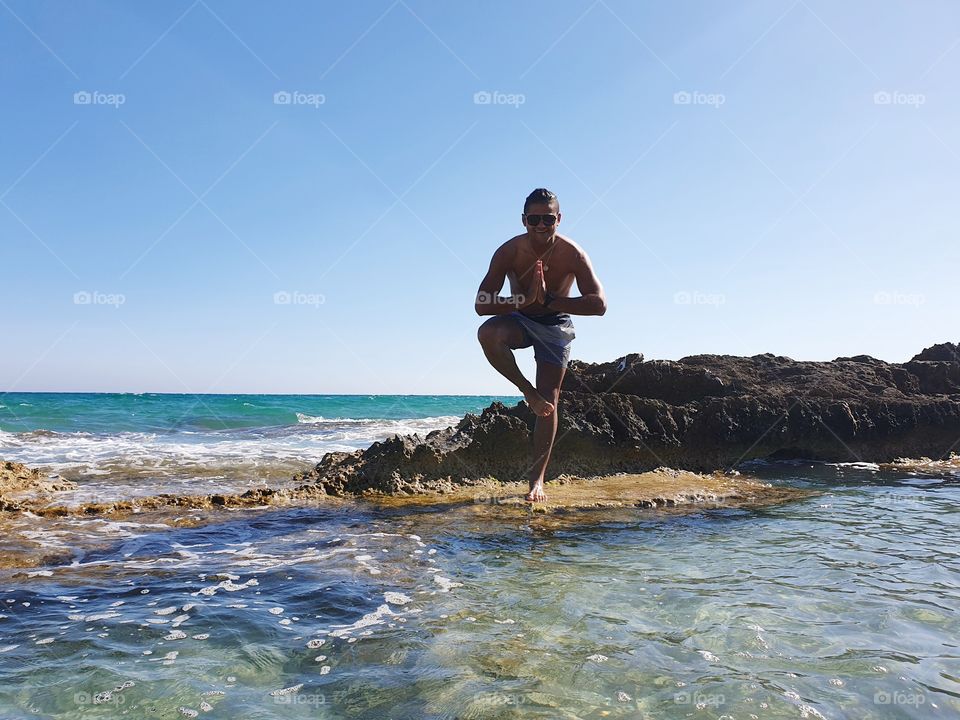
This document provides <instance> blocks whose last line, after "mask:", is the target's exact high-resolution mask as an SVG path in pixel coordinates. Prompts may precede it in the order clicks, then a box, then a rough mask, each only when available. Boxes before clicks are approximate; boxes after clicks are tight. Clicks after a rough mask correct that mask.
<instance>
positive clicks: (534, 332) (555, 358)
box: [506, 310, 577, 368]
mask: <svg viewBox="0 0 960 720" xmlns="http://www.w3.org/2000/svg"><path fill="white" fill-rule="evenodd" d="M506 317H509V318H514V319H515V320H516V321H517V323H519V325H520V327H521V328H522V329H523V334H524V336H525V338H526V344H524V345H521V346H520V347H530V346H531V345H533V356H534V357H535V358H536V359H537V362H545V363H549V364H551V365H559V366H560V367H563V368H565V367H566V366H567V362H568V361H569V360H570V343H572V342H573V339H574V338H575V337H576V336H577V335H576V333H575V332H574V331H573V320H571V319H570V316H569V315H567V314H566V313H550V314H548V315H539V316H537V317H535V318H534V317H530V316H529V315H524V314H523V313H522V312H520V311H519V310H514V311H513V312H512V313H510V314H509V315H507V316H506Z"/></svg>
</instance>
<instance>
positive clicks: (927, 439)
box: [296, 343, 960, 495]
mask: <svg viewBox="0 0 960 720" xmlns="http://www.w3.org/2000/svg"><path fill="white" fill-rule="evenodd" d="M957 358H960V349H958V347H957V345H955V344H952V343H946V344H943V345H936V346H934V347H932V348H928V349H927V350H924V351H923V352H922V353H920V354H918V355H917V356H915V357H914V358H913V359H912V360H910V361H909V362H906V363H902V364H897V363H887V362H884V361H882V360H877V359H876V358H872V357H870V356H867V355H858V356H855V357H842V358H837V359H836V360H833V361H831V362H798V361H795V360H791V359H790V358H787V357H781V356H776V355H770V354H764V355H755V356H753V357H734V356H728V355H695V356H691V357H686V358H683V359H681V360H678V361H668V360H654V361H644V359H643V356H642V355H637V354H631V355H627V356H625V357H622V358H619V359H618V360H616V361H614V362H609V363H600V364H589V363H582V362H578V361H573V362H571V364H570V367H569V369H568V371H567V375H566V377H565V380H564V384H563V393H562V395H561V398H560V407H559V429H558V432H557V441H556V445H555V447H554V451H553V455H552V457H551V461H550V467H549V472H548V478H549V477H556V476H557V475H560V474H566V475H574V476H580V477H587V476H597V475H608V474H610V473H616V472H626V473H638V472H643V471H646V470H651V469H653V468H657V467H661V466H669V467H673V468H680V469H686V470H692V471H707V472H709V471H713V470H716V469H719V468H731V467H735V466H737V465H739V464H740V463H743V462H746V461H749V460H756V459H761V458H763V459H770V458H772V459H788V458H803V459H811V460H824V461H837V462H844V461H870V462H889V461H893V460H894V459H896V458H900V457H922V456H925V457H933V458H939V457H944V456H946V455H948V454H949V452H950V451H951V450H952V449H954V448H956V447H958V446H960V360H958V359H957ZM534 423H535V418H534V416H533V414H532V413H531V412H530V410H529V409H528V408H527V406H526V404H524V403H518V404H517V405H515V406H513V407H507V406H505V405H503V404H501V403H494V404H493V405H491V406H490V407H488V408H486V409H485V410H484V411H483V412H482V413H481V414H480V415H472V414H471V415H467V416H466V417H464V418H463V420H461V421H460V422H459V423H458V424H457V425H456V427H450V428H446V429H444V430H437V431H434V432H432V433H430V434H429V435H427V436H426V437H420V436H418V435H411V436H402V437H401V436H394V437H393V438H391V439H389V440H386V441H384V442H378V443H374V444H373V445H372V446H371V447H370V448H368V449H366V450H360V451H357V452H353V453H329V454H327V455H325V456H324V457H323V458H322V459H321V460H320V462H319V463H318V464H317V465H316V466H315V467H314V468H313V469H312V470H311V471H309V472H307V473H301V474H299V475H298V476H297V477H296V479H297V480H300V481H303V482H308V483H309V482H312V483H316V484H317V485H319V486H321V487H322V488H323V489H324V490H325V491H326V492H328V493H330V494H332V495H349V494H359V493H363V492H366V491H375V492H385V493H402V494H403V493H419V492H424V491H427V490H433V491H438V490H439V491H449V490H451V489H453V488H456V487H462V486H465V485H466V486H469V485H474V484H477V483H479V482H482V481H484V480H485V479H489V478H496V479H498V480H501V481H505V482H506V481H516V480H520V479H522V478H523V477H525V475H526V473H527V471H528V469H529V466H530V462H531V460H532V458H531V454H532V432H533V427H534Z"/></svg>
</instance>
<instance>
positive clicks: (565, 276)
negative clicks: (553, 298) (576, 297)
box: [507, 233, 579, 316]
mask: <svg viewBox="0 0 960 720" xmlns="http://www.w3.org/2000/svg"><path fill="white" fill-rule="evenodd" d="M508 244H509V245H511V246H512V248H513V253H512V257H513V260H512V262H511V263H510V269H509V270H508V271H507V280H508V281H509V282H510V294H511V295H522V294H525V293H526V292H527V288H528V287H529V285H530V280H531V277H532V274H533V272H534V268H535V266H536V264H537V260H540V259H542V260H543V277H544V283H545V284H546V287H547V292H549V293H550V294H552V295H557V296H560V297H567V296H569V294H570V288H571V287H573V282H574V280H575V279H576V274H575V273H576V261H577V255H578V253H579V248H578V247H577V246H576V245H575V244H574V243H573V242H572V241H571V240H569V239H568V238H565V237H563V236H562V235H557V236H556V238H555V239H554V242H553V244H552V246H551V247H549V248H547V249H545V250H544V251H543V252H542V253H539V252H537V250H536V249H535V248H534V247H533V244H532V243H531V242H530V239H529V237H528V236H527V235H526V233H524V234H523V235H517V236H516V237H514V238H512V239H510V240H509V241H508ZM524 314H525V315H529V316H537V315H544V314H551V315H555V314H556V311H553V310H549V309H547V308H544V307H542V306H540V305H533V306H531V307H529V308H527V309H526V310H525V311H524Z"/></svg>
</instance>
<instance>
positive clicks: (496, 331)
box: [477, 318, 504, 346]
mask: <svg viewBox="0 0 960 720" xmlns="http://www.w3.org/2000/svg"><path fill="white" fill-rule="evenodd" d="M492 320H493V319H492V318H491V320H487V321H486V322H485V323H483V325H481V326H480V327H479V328H477V340H479V341H480V344H481V345H484V346H491V345H500V344H502V343H503V341H504V340H503V332H502V331H501V330H500V328H498V327H497V325H496V323H494V322H492Z"/></svg>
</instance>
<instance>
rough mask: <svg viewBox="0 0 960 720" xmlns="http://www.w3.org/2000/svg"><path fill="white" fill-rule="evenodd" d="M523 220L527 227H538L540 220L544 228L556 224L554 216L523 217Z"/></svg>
mask: <svg viewBox="0 0 960 720" xmlns="http://www.w3.org/2000/svg"><path fill="white" fill-rule="evenodd" d="M523 218H524V220H526V221H527V225H532V226H533V227H536V226H537V225H539V224H540V221H541V220H543V224H544V226H545V227H550V226H551V225H556V224H557V216H556V215H524V216H523Z"/></svg>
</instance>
